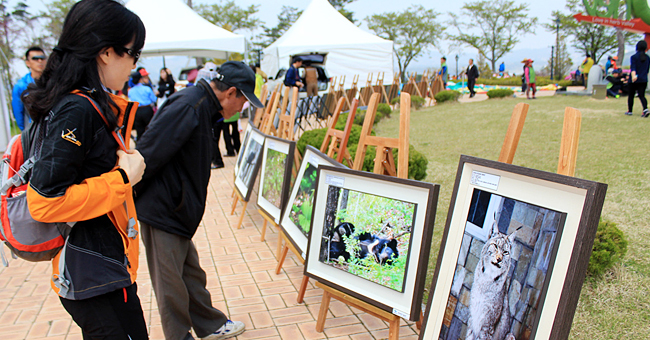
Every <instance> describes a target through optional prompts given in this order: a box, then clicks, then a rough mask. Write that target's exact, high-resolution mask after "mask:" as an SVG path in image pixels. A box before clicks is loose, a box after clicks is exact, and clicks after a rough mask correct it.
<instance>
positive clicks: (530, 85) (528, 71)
mask: <svg viewBox="0 0 650 340" xmlns="http://www.w3.org/2000/svg"><path fill="white" fill-rule="evenodd" d="M524 77H525V78H526V98H528V99H536V98H535V93H536V92H537V87H536V86H535V69H534V68H533V60H532V59H526V60H524ZM531 90H532V92H533V97H532V98H531V97H530V92H531Z"/></svg>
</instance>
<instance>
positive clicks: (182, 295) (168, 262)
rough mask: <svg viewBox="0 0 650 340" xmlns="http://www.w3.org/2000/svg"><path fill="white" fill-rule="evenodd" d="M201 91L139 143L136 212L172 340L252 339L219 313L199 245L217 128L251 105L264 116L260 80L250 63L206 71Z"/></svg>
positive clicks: (186, 97)
mask: <svg viewBox="0 0 650 340" xmlns="http://www.w3.org/2000/svg"><path fill="white" fill-rule="evenodd" d="M197 79H198V81H197V83H196V85H195V86H194V87H190V88H187V89H185V90H182V91H180V92H178V93H176V94H174V95H173V96H171V97H169V99H167V101H166V102H165V103H164V104H163V106H162V107H161V108H160V109H159V111H158V113H156V115H155V116H154V118H153V119H152V120H151V123H150V124H149V127H148V129H147V130H146V132H145V133H144V134H143V136H142V137H141V138H139V139H138V144H137V148H138V151H140V153H141V154H142V156H143V157H144V159H145V162H146V163H147V168H146V170H145V173H144V176H143V178H142V181H141V182H140V183H138V186H136V187H135V195H136V207H137V209H138V218H139V220H140V230H141V231H142V241H143V243H144V245H145V248H146V253H147V263H148V265H149V274H150V276H151V282H152V285H153V288H154V291H155V293H156V300H157V302H158V309H159V312H160V316H161V321H162V326H163V332H164V334H165V338H166V339H168V340H172V339H173V340H181V339H193V337H192V335H191V333H190V329H191V328H193V329H194V332H195V333H196V335H197V336H199V337H200V338H202V339H211V340H216V339H226V338H230V337H234V336H237V335H238V334H241V333H242V332H243V331H244V328H245V326H244V324H243V323H242V322H239V321H230V320H228V317H227V316H226V315H224V314H223V313H222V312H221V311H219V310H218V309H216V308H214V307H213V306H212V299H211V297H210V292H208V290H207V289H206V288H205V285H206V275H205V272H204V271H203V269H202V268H201V266H200V264H199V257H198V253H197V251H196V248H195V247H194V244H193V243H192V237H193V236H194V234H195V233H196V230H197V228H198V226H199V223H200V222H201V219H202V218H203V213H204V211H205V202H206V197H207V188H208V182H209V180H210V160H211V158H212V148H213V142H212V125H213V123H214V122H217V121H219V120H222V119H224V118H225V119H227V118H230V117H232V116H233V115H234V114H235V113H236V112H239V111H241V108H242V106H243V105H244V103H245V102H246V101H249V102H250V103H251V105H253V106H255V107H258V108H261V107H263V105H262V103H261V102H260V101H259V99H258V98H257V97H256V96H255V94H254V90H255V74H254V73H253V71H252V70H251V69H250V67H248V66H246V65H245V64H244V63H242V62H234V61H229V62H226V63H225V64H223V65H222V66H221V68H220V70H219V71H218V72H217V71H213V70H212V69H202V70H201V71H199V73H198V75H197Z"/></svg>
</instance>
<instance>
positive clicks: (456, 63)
mask: <svg viewBox="0 0 650 340" xmlns="http://www.w3.org/2000/svg"><path fill="white" fill-rule="evenodd" d="M456 80H458V54H456Z"/></svg>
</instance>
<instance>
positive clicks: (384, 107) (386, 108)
mask: <svg viewBox="0 0 650 340" xmlns="http://www.w3.org/2000/svg"><path fill="white" fill-rule="evenodd" d="M380 112H381V114H382V115H383V116H384V117H390V114H391V113H393V109H391V108H390V105H388V104H386V103H379V105H377V113H380Z"/></svg>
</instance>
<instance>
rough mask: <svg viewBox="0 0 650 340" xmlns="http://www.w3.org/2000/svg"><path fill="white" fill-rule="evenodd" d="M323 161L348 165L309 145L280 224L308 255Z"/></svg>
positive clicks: (303, 254) (296, 244) (299, 249)
mask: <svg viewBox="0 0 650 340" xmlns="http://www.w3.org/2000/svg"><path fill="white" fill-rule="evenodd" d="M320 165H329V166H337V167H344V166H343V165H342V164H341V163H339V162H337V161H335V160H334V159H332V158H330V157H327V155H325V154H324V153H322V152H320V150H318V149H316V148H315V147H313V146H311V145H307V148H306V149H305V156H304V158H303V159H302V164H300V169H298V175H297V176H296V181H295V182H294V184H293V189H291V194H289V200H288V201H287V207H286V209H285V210H284V213H283V214H282V219H281V220H280V227H281V228H282V230H284V233H285V235H287V239H289V241H290V242H291V243H292V244H293V246H294V247H295V248H296V249H297V250H298V251H299V252H300V253H301V254H302V258H303V259H304V258H305V252H306V251H307V243H308V241H309V239H308V238H307V237H308V236H309V230H310V229H311V216H312V213H313V211H314V196H315V193H316V177H317V175H318V167H319V166H320Z"/></svg>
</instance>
